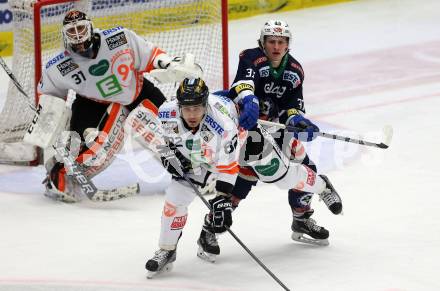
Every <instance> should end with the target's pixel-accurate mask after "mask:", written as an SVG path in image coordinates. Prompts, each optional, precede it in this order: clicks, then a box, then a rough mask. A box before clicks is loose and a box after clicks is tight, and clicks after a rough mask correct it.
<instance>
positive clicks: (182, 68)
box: [150, 54, 202, 83]
mask: <svg viewBox="0 0 440 291" xmlns="http://www.w3.org/2000/svg"><path fill="white" fill-rule="evenodd" d="M150 76H152V77H153V78H155V79H156V80H157V81H159V82H160V83H175V82H181V81H182V80H183V79H185V78H201V77H202V69H201V68H200V66H199V65H197V64H196V63H195V62H194V55H193V54H185V56H184V57H183V58H182V60H181V61H180V62H171V63H170V65H169V66H168V68H167V69H156V70H152V71H151V72H150Z"/></svg>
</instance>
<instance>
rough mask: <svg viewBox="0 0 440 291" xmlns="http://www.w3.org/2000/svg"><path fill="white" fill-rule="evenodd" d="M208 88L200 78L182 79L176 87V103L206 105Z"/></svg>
mask: <svg viewBox="0 0 440 291" xmlns="http://www.w3.org/2000/svg"><path fill="white" fill-rule="evenodd" d="M208 95H209V89H208V86H206V84H205V82H204V81H203V80H202V79H200V78H197V79H188V78H186V79H184V80H183V81H182V82H181V83H180V86H179V89H177V93H176V96H177V103H178V104H179V106H182V105H200V104H202V105H203V106H206V103H207V102H208Z"/></svg>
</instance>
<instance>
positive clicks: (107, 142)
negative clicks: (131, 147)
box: [76, 103, 128, 177]
mask: <svg viewBox="0 0 440 291" xmlns="http://www.w3.org/2000/svg"><path fill="white" fill-rule="evenodd" d="M127 116H128V110H127V108H125V107H124V106H123V105H121V104H118V103H112V104H110V105H109V106H108V108H107V111H106V115H105V117H104V119H103V121H102V122H101V123H102V125H101V126H100V129H101V130H100V131H99V132H98V133H96V132H93V130H89V129H86V130H85V132H86V133H88V135H92V138H89V137H88V136H84V138H85V140H86V141H88V143H87V144H86V145H87V148H86V149H85V150H83V151H82V153H81V154H80V155H79V156H78V158H77V159H76V160H77V161H78V162H79V163H80V164H81V165H82V166H83V167H84V170H85V174H86V175H87V176H88V177H93V176H95V175H97V174H99V173H100V172H102V171H103V170H104V169H105V168H107V167H108V166H109V165H110V164H111V162H112V161H113V160H114V158H115V157H116V154H117V153H118V152H119V151H121V149H122V147H123V145H124V122H125V120H126V118H127ZM84 135H85V134H84ZM95 135H97V136H96V137H94V136H95Z"/></svg>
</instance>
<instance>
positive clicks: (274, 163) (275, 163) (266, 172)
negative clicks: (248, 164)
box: [255, 158, 280, 176]
mask: <svg viewBox="0 0 440 291" xmlns="http://www.w3.org/2000/svg"><path fill="white" fill-rule="evenodd" d="M279 167H280V161H279V160H278V159H277V158H273V159H272V160H271V161H270V163H269V164H268V165H261V166H255V170H256V171H257V172H258V173H260V174H261V175H263V176H273V174H275V173H276V172H277V171H278V168H279Z"/></svg>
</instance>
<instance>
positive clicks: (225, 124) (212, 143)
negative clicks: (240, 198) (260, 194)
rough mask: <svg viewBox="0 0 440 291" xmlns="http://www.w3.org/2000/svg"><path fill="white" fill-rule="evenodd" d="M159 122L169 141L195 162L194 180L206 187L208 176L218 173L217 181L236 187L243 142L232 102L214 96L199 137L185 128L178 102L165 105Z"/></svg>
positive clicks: (200, 127) (193, 169)
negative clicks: (208, 174) (210, 173)
mask: <svg viewBox="0 0 440 291" xmlns="http://www.w3.org/2000/svg"><path fill="white" fill-rule="evenodd" d="M159 118H160V120H161V122H162V127H163V130H164V137H165V139H166V140H168V141H169V142H170V143H173V144H174V145H175V146H176V147H177V149H178V150H179V151H180V152H181V153H182V155H183V156H184V157H185V158H187V159H188V160H190V161H191V165H192V171H191V172H190V173H189V177H190V178H191V179H192V180H194V181H197V182H199V183H201V184H203V183H204V181H205V178H206V177H207V172H212V173H218V174H217V181H222V182H226V183H229V184H232V185H234V184H235V180H236V178H237V174H238V171H239V166H238V158H239V151H240V145H241V142H240V140H241V138H240V132H239V130H238V113H237V110H236V108H235V105H234V103H233V102H232V101H231V100H230V99H228V98H226V97H222V96H217V95H213V94H210V95H209V97H208V104H207V112H206V114H205V116H204V118H203V119H202V121H201V123H200V125H199V129H198V130H197V132H195V133H193V132H192V131H191V130H189V129H188V128H187V127H186V126H185V125H184V123H183V121H182V118H181V117H180V111H179V106H178V104H177V100H172V101H169V102H165V103H164V104H163V105H162V106H161V107H160V108H159Z"/></svg>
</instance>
